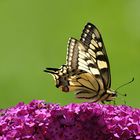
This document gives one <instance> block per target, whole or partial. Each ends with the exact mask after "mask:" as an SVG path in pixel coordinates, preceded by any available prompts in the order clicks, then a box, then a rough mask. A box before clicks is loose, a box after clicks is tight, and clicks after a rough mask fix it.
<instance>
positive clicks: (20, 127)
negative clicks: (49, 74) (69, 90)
mask: <svg viewBox="0 0 140 140" xmlns="http://www.w3.org/2000/svg"><path fill="white" fill-rule="evenodd" d="M139 123H140V109H136V108H132V107H129V106H125V105H120V106H113V105H102V104H97V103H81V104H74V103H73V104H69V105H66V106H60V105H58V104H52V103H46V102H45V101H42V100H33V101H32V102H30V103H29V104H24V103H19V104H17V105H16V106H14V107H11V108H8V109H5V110H0V140H128V139H140V124H139Z"/></svg>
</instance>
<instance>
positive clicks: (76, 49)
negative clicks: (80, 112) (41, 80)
mask: <svg viewBox="0 0 140 140" xmlns="http://www.w3.org/2000/svg"><path fill="white" fill-rule="evenodd" d="M44 71H45V72H48V73H50V74H52V75H53V77H54V80H55V82H56V87H57V88H60V89H61V90H62V91H64V92H69V91H74V92H75V95H76V97H77V98H85V99H89V100H90V101H92V102H104V101H112V100H113V99H114V98H115V97H116V96H117V94H116V92H115V91H113V90H111V89H110V87H111V74H110V66H109V60H108V57H107V53H106V50H105V47H104V43H103V40H102V37H101V34H100V32H99V31H98V29H97V28H96V27H95V26H94V25H93V24H91V23H87V24H86V26H85V28H84V30H83V32H82V35H81V38H80V40H77V39H75V38H70V39H69V42H68V48H67V58H66V64H65V65H62V66H61V67H60V68H46V69H45V70H44Z"/></svg>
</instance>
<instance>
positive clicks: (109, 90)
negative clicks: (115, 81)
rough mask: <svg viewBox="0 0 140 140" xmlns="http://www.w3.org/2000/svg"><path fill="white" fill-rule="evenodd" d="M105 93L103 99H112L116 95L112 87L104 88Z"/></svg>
mask: <svg viewBox="0 0 140 140" xmlns="http://www.w3.org/2000/svg"><path fill="white" fill-rule="evenodd" d="M106 95H107V98H106V99H105V100H106V101H112V100H114V99H115V98H116V97H117V92H116V91H114V90H112V89H108V90H106Z"/></svg>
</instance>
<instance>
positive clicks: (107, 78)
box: [80, 23, 111, 88]
mask: <svg viewBox="0 0 140 140" xmlns="http://www.w3.org/2000/svg"><path fill="white" fill-rule="evenodd" d="M80 41H81V42H82V43H83V44H84V46H86V48H87V52H88V53H89V54H90V55H91V56H92V57H93V59H96V64H97V68H98V70H99V71H100V76H101V77H102V79H103V82H104V86H105V87H106V88H110V86H111V74H110V66H109V61H108V57H107V53H106V50H105V47H104V43H103V40H102V37H101V34H100V32H99V31H98V29H97V28H96V27H95V26H94V25H93V24H91V23H88V24H87V25H86V26H85V28H84V30H83V33H82V35H81V38H80Z"/></svg>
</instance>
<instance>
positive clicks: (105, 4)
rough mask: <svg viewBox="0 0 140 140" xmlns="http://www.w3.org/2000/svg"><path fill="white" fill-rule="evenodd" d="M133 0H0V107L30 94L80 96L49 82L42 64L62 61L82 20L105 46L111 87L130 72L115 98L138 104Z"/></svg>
mask: <svg viewBox="0 0 140 140" xmlns="http://www.w3.org/2000/svg"><path fill="white" fill-rule="evenodd" d="M139 5H140V1H139V0H133V1H132V0H116V1H112V0H108V1H104V0H100V1H97V0H87V1H85V0H77V1H75V0H71V1H66V0H59V1H53V0H52V1H51V0H40V1H38V0H1V1H0V108H6V107H9V106H13V105H15V104H17V103H18V102H20V101H24V102H25V103H28V102H30V101H31V100H33V99H43V100H46V101H47V102H53V103H60V104H61V105H64V104H68V103H71V102H83V101H81V100H77V99H75V97H74V95H73V94H72V93H63V92H61V91H60V90H58V89H57V88H55V86H54V81H53V78H52V77H51V75H48V74H46V73H44V72H43V69H44V68H45V67H60V66H61V65H62V64H64V63H65V58H66V49H67V41H68V38H69V37H75V38H77V39H79V38H80V35H81V32H82V30H83V27H84V26H85V24H86V23H87V22H92V23H93V24H95V25H96V26H97V27H98V28H99V30H100V32H101V33H102V37H103V40H104V43H105V46H106V49H107V52H108V56H109V60H110V64H111V73H112V88H113V89H116V88H117V87H118V86H120V85H121V84H123V83H125V82H128V81H130V80H131V79H132V77H135V81H134V82H133V83H132V84H130V85H128V86H125V87H123V88H121V89H120V90H119V92H120V93H122V94H124V93H127V97H126V98H124V97H123V96H119V98H120V102H119V103H120V104H121V103H124V101H123V100H124V99H125V101H126V103H127V105H131V106H133V107H140V93H139V83H140V76H139V75H140V74H139V73H140V8H139Z"/></svg>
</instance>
